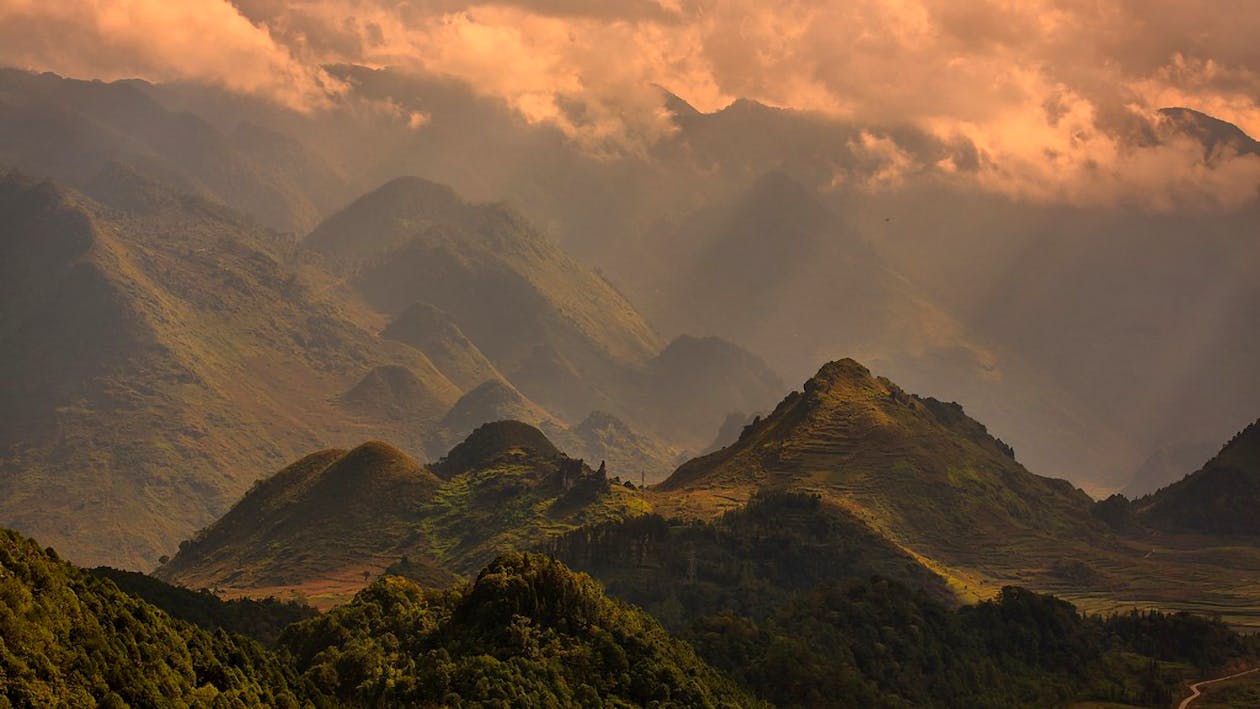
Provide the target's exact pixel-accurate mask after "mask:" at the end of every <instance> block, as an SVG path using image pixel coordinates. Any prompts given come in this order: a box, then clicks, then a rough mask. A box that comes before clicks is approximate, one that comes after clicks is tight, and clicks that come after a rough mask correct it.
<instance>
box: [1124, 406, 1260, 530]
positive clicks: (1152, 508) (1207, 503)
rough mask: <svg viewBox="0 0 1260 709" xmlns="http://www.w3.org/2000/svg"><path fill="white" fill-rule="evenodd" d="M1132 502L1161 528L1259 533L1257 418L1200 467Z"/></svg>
mask: <svg viewBox="0 0 1260 709" xmlns="http://www.w3.org/2000/svg"><path fill="white" fill-rule="evenodd" d="M1136 504H1137V505H1138V508H1139V514H1140V515H1142V517H1143V518H1144V519H1145V521H1146V522H1148V523H1149V524H1151V525H1152V526H1155V527H1157V528H1160V529H1166V530H1175V531H1193V532H1200V533H1206V534H1238V535H1247V536H1258V535H1260V519H1257V517H1256V507H1257V505H1258V504H1260V420H1257V421H1255V422H1253V423H1252V424H1251V425H1249V426H1247V427H1246V428H1244V429H1243V430H1242V431H1240V432H1239V433H1238V434H1236V435H1235V436H1234V437H1233V438H1231V439H1230V440H1229V442H1228V443H1226V444H1225V446H1224V447H1223V448H1221V452H1220V453H1217V454H1216V456H1215V457H1214V458H1212V459H1211V460H1209V461H1208V462H1207V463H1206V464H1204V466H1203V467H1202V468H1200V469H1199V470H1198V471H1196V472H1194V473H1192V474H1190V475H1187V476H1186V477H1185V478H1183V479H1181V480H1180V481H1178V482H1175V483H1173V484H1172V485H1169V486H1168V487H1166V488H1164V489H1162V490H1160V491H1158V492H1156V493H1155V494H1153V495H1150V496H1148V497H1145V498H1143V499H1142V500H1139V501H1138V502H1137V503H1136Z"/></svg>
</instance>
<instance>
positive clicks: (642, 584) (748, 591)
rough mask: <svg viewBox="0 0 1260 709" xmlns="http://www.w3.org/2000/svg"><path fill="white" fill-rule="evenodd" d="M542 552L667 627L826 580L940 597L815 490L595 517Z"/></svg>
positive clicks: (744, 609)
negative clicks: (714, 511) (876, 581)
mask: <svg viewBox="0 0 1260 709" xmlns="http://www.w3.org/2000/svg"><path fill="white" fill-rule="evenodd" d="M542 551H544V552H546V553H548V554H551V555H553V556H555V557H556V558H558V559H560V560H561V561H563V562H564V563H566V564H567V565H569V566H570V567H572V568H574V569H577V570H580V571H585V572H587V573H590V574H591V575H592V576H594V577H596V578H597V579H599V580H600V582H601V583H603V584H604V586H605V587H606V588H607V589H608V592H609V594H611V595H613V596H615V597H617V598H622V599H625V600H627V601H630V602H631V603H634V604H636V605H638V606H641V607H643V608H644V609H646V610H647V611H648V612H649V613H651V614H652V615H654V616H656V617H657V618H658V619H659V620H660V621H661V622H662V623H664V624H665V625H666V627H669V628H671V629H674V630H678V629H681V628H684V627H686V626H687V624H688V623H690V622H691V621H694V620H695V619H697V618H700V617H702V616H706V615H711V614H714V613H718V612H721V611H731V612H733V613H735V614H737V615H741V616H748V617H753V618H763V617H765V616H767V615H769V614H771V613H773V612H774V611H775V610H776V609H778V608H779V607H780V606H782V605H783V603H785V602H786V601H787V600H788V599H789V598H791V597H792V595H794V594H795V593H799V592H801V591H806V590H809V589H812V588H815V587H817V586H818V585H819V584H822V583H826V582H830V581H842V580H851V579H867V578H870V577H872V576H881V577H885V578H891V579H894V580H897V581H900V582H903V583H905V584H907V585H910V586H912V587H915V588H921V589H925V590H926V591H927V592H928V593H930V594H931V595H932V596H934V597H936V598H938V599H940V600H941V601H942V602H946V601H947V600H948V599H952V598H953V594H952V593H951V592H950V591H949V589H948V587H947V586H946V584H945V582H944V581H943V580H942V579H941V578H940V577H939V576H937V575H936V574H935V573H933V572H932V571H930V570H929V569H927V568H926V567H924V566H923V565H922V564H920V563H919V562H918V561H917V560H915V559H914V558H913V557H911V556H910V555H908V554H906V553H905V552H904V551H902V550H901V549H899V548H897V547H896V546H894V545H893V544H891V543H890V542H888V540H886V539H884V538H883V537H881V536H879V535H878V534H875V533H874V532H872V531H871V530H870V529H869V528H868V527H867V526H866V525H865V524H864V523H862V522H861V521H860V520H858V519H855V518H854V517H853V516H852V515H851V514H850V513H849V512H848V511H846V510H844V509H842V508H840V507H837V506H835V505H831V504H827V503H825V502H823V500H822V498H820V497H819V496H818V495H812V494H806V493H799V492H788V491H761V492H758V493H756V494H755V495H753V497H752V499H751V500H750V501H749V502H748V504H747V505H745V506H744V507H741V508H738V509H735V510H731V511H729V512H726V513H724V514H723V515H722V516H721V517H719V518H718V519H716V520H714V521H712V522H697V521H681V520H672V519H666V518H664V517H661V516H660V515H644V516H641V517H635V518H631V519H628V520H624V521H618V522H609V523H605V524H600V525H592V526H588V527H583V528H580V529H578V530H575V531H573V532H571V533H569V534H566V535H564V536H561V537H559V538H556V539H554V540H552V541H550V542H548V543H547V544H546V545H545V546H544V547H543V549H542Z"/></svg>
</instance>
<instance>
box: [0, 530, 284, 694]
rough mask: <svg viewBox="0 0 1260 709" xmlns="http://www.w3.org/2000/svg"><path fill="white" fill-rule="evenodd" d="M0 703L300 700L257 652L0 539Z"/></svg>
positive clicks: (272, 661) (30, 547)
mask: <svg viewBox="0 0 1260 709" xmlns="http://www.w3.org/2000/svg"><path fill="white" fill-rule="evenodd" d="M0 572H2V574H3V575H2V576H0V638H3V643H2V644H0V703H3V704H4V705H5V706H14V707H36V706H101V707H125V706H176V705H188V706H198V707H211V706H214V707H220V706H221V707H258V706H272V707H298V706H301V704H302V700H304V699H305V698H307V695H308V693H307V692H306V691H305V690H304V689H303V687H302V685H303V683H302V682H300V681H299V680H298V679H297V677H296V676H295V674H294V672H293V670H292V669H290V667H289V666H288V665H287V664H285V663H284V662H282V661H280V660H279V659H278V658H276V657H275V656H273V655H271V654H270V653H268V652H267V651H265V650H264V649H263V648H262V647H261V646H259V645H258V644H257V643H255V642H253V641H251V640H247V639H245V638H243V637H240V636H234V635H228V634H226V633H223V632H216V633H208V632H206V631H204V630H201V629H199V628H197V627H195V626H193V625H191V624H189V623H185V622H182V621H178V620H173V619H171V618H170V617H169V616H167V615H166V614H165V613H163V612H162V611H160V610H158V609H157V608H155V607H154V606H151V605H149V604H148V603H145V602H143V601H140V600H138V599H136V598H133V597H131V596H128V595H127V594H124V593H123V592H121V591H119V590H118V588H117V587H116V586H114V584H113V583H112V582H110V581H107V580H102V579H98V578H96V577H94V576H92V575H91V574H89V573H87V572H86V571H83V570H82V569H78V568H75V567H73V566H71V565H69V564H67V563H65V562H62V561H60V560H58V558H57V557H56V555H55V553H53V552H52V551H51V550H49V551H44V550H41V549H40V548H39V547H38V546H37V545H36V544H35V543H34V542H33V541H31V540H29V539H26V538H24V537H21V536H19V535H18V534H16V533H14V532H10V531H8V530H0Z"/></svg>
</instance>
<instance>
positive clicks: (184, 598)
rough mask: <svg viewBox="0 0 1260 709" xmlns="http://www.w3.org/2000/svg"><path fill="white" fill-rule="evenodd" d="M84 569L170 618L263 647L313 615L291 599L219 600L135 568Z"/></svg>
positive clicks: (306, 608)
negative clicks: (247, 640)
mask: <svg viewBox="0 0 1260 709" xmlns="http://www.w3.org/2000/svg"><path fill="white" fill-rule="evenodd" d="M88 571H89V573H91V574H92V575H93V576H95V577H97V578H100V579H108V580H110V581H112V582H113V584H114V585H115V586H117V587H118V589H119V590H120V591H122V592H123V593H126V594H129V595H132V596H135V597H136V598H139V599H141V600H143V601H145V602H147V603H151V604H153V605H155V606H157V607H158V608H161V609H162V610H163V611H165V612H166V614H167V615H169V616H170V617H172V618H176V619H179V620H184V621H188V622H189V623H192V624H193V625H196V626H197V627H199V628H201V629H203V630H207V631H210V632H214V631H215V630H219V629H223V630H224V631H227V632H229V633H235V634H237V635H244V636H245V637H249V638H253V639H254V640H257V641H258V642H260V643H262V644H263V645H264V646H265V647H275V645H276V642H277V641H278V640H279V639H280V632H281V631H282V630H284V629H285V628H287V627H288V626H290V625H292V624H293V623H296V622H298V621H299V620H306V619H307V618H311V617H314V616H315V615H316V611H315V609H314V608H311V607H310V606H308V605H305V604H303V603H297V602H294V601H280V600H278V599H276V598H263V599H255V598H234V599H230V600H223V599H221V598H219V597H218V596H216V595H214V594H213V593H210V592H209V591H207V590H205V589H201V590H199V591H194V590H192V589H188V588H184V587H182V586H172V585H170V584H168V583H165V582H163V581H161V580H159V579H157V578H155V577H153V576H150V575H148V574H142V573H140V572H138V571H123V570H121V569H113V568H110V567H108V566H98V567H96V568H95V569H89V570H88Z"/></svg>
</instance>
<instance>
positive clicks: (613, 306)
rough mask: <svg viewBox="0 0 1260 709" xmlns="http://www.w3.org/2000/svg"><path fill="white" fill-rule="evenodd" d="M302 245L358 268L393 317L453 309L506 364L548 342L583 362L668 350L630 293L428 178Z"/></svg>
mask: <svg viewBox="0 0 1260 709" xmlns="http://www.w3.org/2000/svg"><path fill="white" fill-rule="evenodd" d="M305 245H306V246H307V247H308V248H310V249H313V250H315V251H317V252H320V253H324V254H328V255H329V256H330V257H332V258H333V259H335V260H336V261H339V262H342V263H346V264H350V265H351V266H352V267H353V268H355V269H356V270H354V271H352V273H353V278H354V280H353V282H354V284H355V287H356V289H357V290H358V291H360V292H361V293H362V294H363V295H364V297H366V298H367V300H368V301H369V302H370V303H372V304H373V305H374V306H375V307H377V308H378V309H380V310H382V311H384V312H387V313H400V312H402V311H403V310H404V309H405V308H407V307H408V306H410V305H411V304H413V303H415V302H416V301H423V302H426V303H430V304H432V305H433V306H435V307H437V308H439V309H441V310H443V311H445V312H446V313H449V314H450V315H451V317H453V318H454V320H455V322H457V323H458V324H459V327H460V329H461V330H463V332H464V333H465V334H466V335H467V336H468V337H469V338H470V339H471V340H472V341H473V342H474V343H475V344H476V345H477V347H478V348H479V349H481V351H482V352H485V353H486V355H487V356H488V357H490V359H491V360H492V361H493V362H494V363H495V364H496V365H497V366H499V367H500V368H506V369H509V370H510V369H512V368H513V367H512V366H511V365H513V364H515V363H516V362H519V361H520V360H521V359H523V358H524V357H525V356H526V355H527V354H529V352H530V351H531V350H532V349H533V347H534V346H535V345H536V344H537V343H539V342H548V343H551V344H552V345H553V346H555V347H557V349H560V350H562V351H564V352H566V353H568V354H569V356H570V357H571V358H578V359H579V360H580V362H579V364H581V365H582V366H586V367H598V366H608V365H610V364H614V363H621V364H635V363H641V362H643V361H645V360H646V359H647V358H649V357H651V356H652V355H653V354H655V352H656V350H657V349H658V348H659V340H658V338H657V335H656V334H655V333H654V332H653V331H652V328H651V327H650V326H649V325H648V324H647V323H646V322H645V321H644V320H643V319H642V317H640V316H639V314H638V313H637V312H636V311H635V310H634V307H633V306H631V305H630V303H629V302H627V301H626V300H625V298H623V297H622V296H621V295H620V294H619V293H617V292H616V291H615V290H614V289H613V288H612V287H611V286H609V285H608V283H607V282H605V281H604V280H603V279H602V278H600V277H599V276H597V275H595V274H594V273H592V272H591V271H589V270H587V269H585V268H583V267H582V266H580V265H578V263H577V262H575V261H574V260H573V259H571V258H569V257H568V256H567V255H565V254H564V253H563V252H562V251H561V250H560V249H559V248H558V247H557V246H555V245H554V244H553V243H551V242H550V241H548V240H547V239H546V238H544V237H543V236H542V235H540V234H539V233H537V232H536V231H535V230H534V229H533V228H532V227H530V226H529V225H528V224H527V223H526V222H525V221H524V220H523V219H522V218H521V217H519V216H518V215H516V214H514V213H512V212H511V211H509V210H508V209H506V208H505V207H502V206H496V205H474V204H468V203H465V202H464V201H463V200H461V199H460V198H459V196H458V195H456V194H455V193H454V192H453V191H452V190H451V189H450V188H449V187H445V186H442V185H438V184H435V183H432V182H428V181H426V180H422V179H419V178H398V179H396V180H392V181H390V182H389V183H386V184H385V185H384V186H382V187H380V188H379V189H377V190H375V191H374V192H371V193H369V194H367V195H364V196H363V197H360V198H359V199H357V200H355V201H354V202H353V203H351V204H350V205H349V206H347V207H346V208H345V209H343V210H341V211H340V212H338V213H337V214H335V215H333V216H332V217H330V218H328V219H327V220H326V221H325V222H324V223H322V224H321V225H320V226H319V227H318V228H317V229H315V230H314V231H313V232H311V234H310V235H309V236H308V237H307V238H306V240H305ZM471 294H475V295H476V297H470V295H471Z"/></svg>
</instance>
